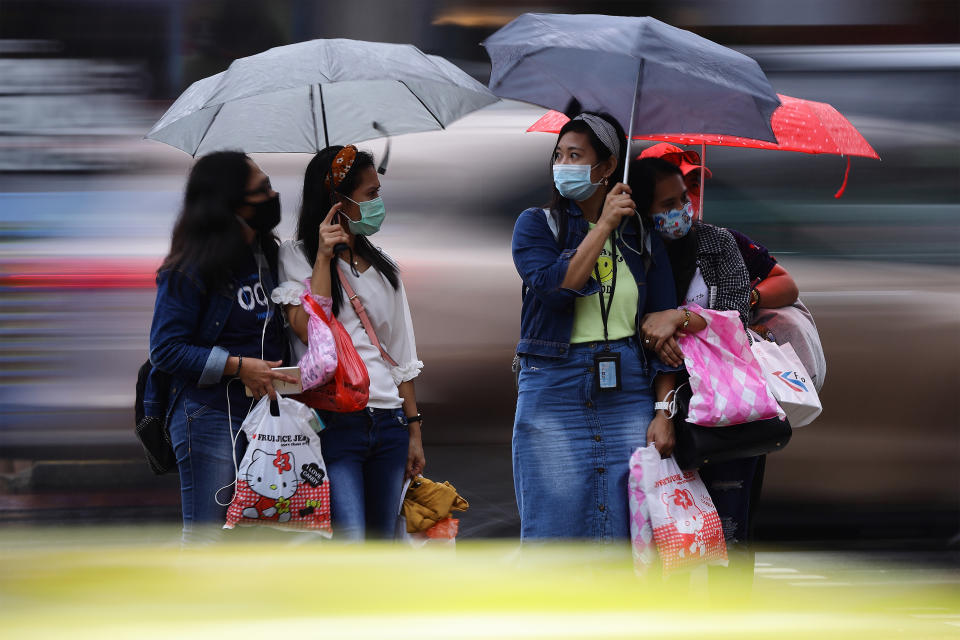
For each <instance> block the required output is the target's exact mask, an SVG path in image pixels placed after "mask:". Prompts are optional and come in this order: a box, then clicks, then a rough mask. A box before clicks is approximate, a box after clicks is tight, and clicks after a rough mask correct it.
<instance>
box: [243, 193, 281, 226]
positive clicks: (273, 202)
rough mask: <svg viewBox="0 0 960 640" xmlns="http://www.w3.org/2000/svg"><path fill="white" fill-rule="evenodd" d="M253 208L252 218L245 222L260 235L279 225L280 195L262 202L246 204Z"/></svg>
mask: <svg viewBox="0 0 960 640" xmlns="http://www.w3.org/2000/svg"><path fill="white" fill-rule="evenodd" d="M247 204H249V205H250V206H251V207H253V216H251V217H250V219H249V220H246V221H245V222H246V223H247V224H248V225H250V228H251V229H253V230H254V231H259V232H260V233H266V232H267V231H270V230H271V229H273V228H274V227H275V226H277V225H278V224H280V194H279V193H278V194H277V195H275V196H274V197H272V198H269V199H267V200H264V201H263V202H256V203H254V202H248V203H247Z"/></svg>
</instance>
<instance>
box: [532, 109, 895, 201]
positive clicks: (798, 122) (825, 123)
mask: <svg viewBox="0 0 960 640" xmlns="http://www.w3.org/2000/svg"><path fill="white" fill-rule="evenodd" d="M777 97H778V98H780V106H779V107H777V109H776V111H774V112H773V116H772V117H771V118H770V124H771V127H772V129H773V132H774V134H775V135H776V137H777V141H776V143H772V142H767V141H766V140H754V139H752V138H742V137H738V136H720V135H714V134H709V133H661V134H640V135H635V136H634V139H641V140H659V141H661V142H673V143H677V144H699V145H700V146H701V148H703V150H704V156H705V155H706V145H708V144H709V145H715V146H721V147H749V148H751V149H773V150H777V151H797V152H800V153H829V154H833V155H841V156H847V168H846V171H845V172H844V174H843V184H841V185H840V189H839V190H838V191H837V193H836V194H834V197H836V198H839V197H841V196H842V195H843V192H844V191H845V190H846V188H847V179H848V178H849V177H850V156H863V157H865V158H874V159H876V160H879V159H880V156H879V155H878V154H877V152H876V151H874V150H873V147H871V146H870V143H869V142H867V140H866V138H864V137H863V136H862V135H861V134H860V132H859V131H857V128H856V127H854V126H853V125H852V124H851V123H850V121H849V120H847V119H846V118H845V117H844V116H843V114H842V113H840V112H839V111H837V110H836V109H835V108H834V107H833V106H832V105H830V104H827V103H826V102H814V101H813V100H804V99H802V98H793V97H791V96H785V95H783V94H780V93H778V94H777ZM568 120H569V118H568V117H567V116H565V115H563V114H562V113H560V112H559V111H548V112H547V113H546V114H544V115H543V117H541V118H540V119H539V120H537V121H536V122H534V123H533V124H532V125H530V127H529V128H528V129H527V131H544V132H547V133H558V132H559V131H560V129H562V128H563V125H565V124H566V123H567V121H568ZM693 164H700V173H701V175H700V181H701V184H702V183H703V179H704V177H709V176H704V173H707V174H708V173H709V170H708V169H707V168H706V164H705V163H704V162H703V161H702V160H697V161H696V162H694V163H693Z"/></svg>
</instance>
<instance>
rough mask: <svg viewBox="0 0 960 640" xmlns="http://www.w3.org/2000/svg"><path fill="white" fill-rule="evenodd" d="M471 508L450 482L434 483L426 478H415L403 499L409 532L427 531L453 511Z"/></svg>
mask: <svg viewBox="0 0 960 640" xmlns="http://www.w3.org/2000/svg"><path fill="white" fill-rule="evenodd" d="M469 506H470V503H468V502H467V501H466V500H464V499H463V498H461V497H460V495H459V494H457V490H456V489H455V488H454V487H453V485H452V484H450V483H449V482H443V483H440V482H434V481H433V480H429V479H427V478H424V477H422V476H421V477H419V478H415V479H414V480H413V482H411V483H410V488H409V489H407V495H406V496H405V497H404V499H403V515H404V517H406V519H407V532H408V533H419V532H421V531H426V530H427V529H429V528H430V527H432V526H433V525H435V524H437V522H439V521H440V520H443V519H444V518H447V517H449V516H450V514H451V513H452V512H453V511H466V510H467V508H468V507H469Z"/></svg>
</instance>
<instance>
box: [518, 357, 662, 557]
mask: <svg viewBox="0 0 960 640" xmlns="http://www.w3.org/2000/svg"><path fill="white" fill-rule="evenodd" d="M607 349H609V351H611V352H616V353H619V354H620V372H621V390H619V391H600V390H599V389H598V387H597V383H596V380H595V375H594V371H593V368H594V356H595V355H597V354H603V353H604V352H605V351H606V350H607ZM520 367H521V368H520V378H519V394H518V398H517V412H516V417H515V419H514V425H513V483H514V489H515V491H516V494H517V506H518V508H519V510H520V527H521V538H522V540H524V541H530V540H535V539H545V538H561V539H589V540H594V541H598V542H611V541H615V540H626V539H628V538H629V535H630V513H629V507H628V501H627V468H628V463H629V460H630V455H631V454H632V453H633V451H634V450H635V449H636V448H637V447H643V446H646V444H647V443H646V436H647V426H648V425H649V424H650V420H652V419H653V402H654V399H653V389H652V387H651V381H650V377H649V370H648V368H647V364H646V360H645V357H644V353H643V350H642V349H641V348H640V345H639V344H638V343H637V341H636V339H635V338H626V339H623V340H616V341H611V342H610V343H607V344H604V343H603V342H593V343H580V344H573V345H571V346H570V350H569V355H568V357H566V358H563V359H560V358H546V357H541V356H532V355H521V356H520Z"/></svg>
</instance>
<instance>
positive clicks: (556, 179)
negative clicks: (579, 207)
mask: <svg viewBox="0 0 960 640" xmlns="http://www.w3.org/2000/svg"><path fill="white" fill-rule="evenodd" d="M599 164H600V163H597V164H595V165H593V167H596V166H599ZM593 167H591V166H590V165H588V164H555V165H553V184H555V185H556V186H557V191H559V192H560V195H561V196H563V197H564V198H568V199H570V200H574V201H576V202H583V201H584V200H586V199H588V198H589V197H590V196H592V195H593V193H594V192H595V191H596V190H597V187H599V186H600V184H601V183H600V182H590V172H591V171H592V170H593Z"/></svg>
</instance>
